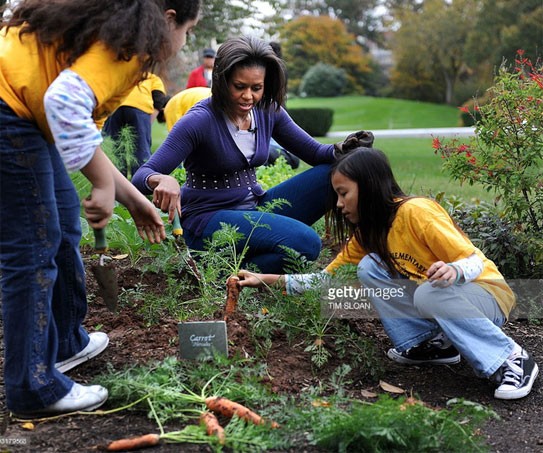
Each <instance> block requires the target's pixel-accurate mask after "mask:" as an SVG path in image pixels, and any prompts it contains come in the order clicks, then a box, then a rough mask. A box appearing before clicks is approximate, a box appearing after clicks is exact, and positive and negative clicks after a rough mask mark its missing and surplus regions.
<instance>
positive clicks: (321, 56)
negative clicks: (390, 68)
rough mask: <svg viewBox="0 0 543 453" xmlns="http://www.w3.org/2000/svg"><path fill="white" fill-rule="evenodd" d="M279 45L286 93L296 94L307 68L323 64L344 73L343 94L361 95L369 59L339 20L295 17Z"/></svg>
mask: <svg viewBox="0 0 543 453" xmlns="http://www.w3.org/2000/svg"><path fill="white" fill-rule="evenodd" d="M281 42H282V43H283V57H284V59H285V63H286V65H287V70H288V75H289V89H290V90H292V91H297V88H298V87H299V85H300V82H301V79H302V77H303V76H304V74H305V73H306V72H307V70H308V69H309V68H310V67H312V66H314V65H316V64H317V63H325V64H328V65H331V66H335V67H337V68H342V69H343V70H344V71H345V73H346V75H347V82H348V85H347V88H346V90H347V92H349V93H363V92H364V79H365V78H366V77H367V76H368V74H369V73H370V71H371V70H370V66H369V62H370V57H369V56H368V55H367V54H366V53H365V52H364V51H363V49H362V48H361V47H360V46H359V45H357V44H356V41H355V37H354V35H352V34H350V33H348V32H347V29H346V27H345V25H344V24H343V23H342V22H341V21H340V20H338V19H332V18H331V17H329V16H318V17H316V16H301V17H298V18H297V19H294V20H292V21H290V22H288V23H286V24H285V25H284V27H283V28H282V29H281Z"/></svg>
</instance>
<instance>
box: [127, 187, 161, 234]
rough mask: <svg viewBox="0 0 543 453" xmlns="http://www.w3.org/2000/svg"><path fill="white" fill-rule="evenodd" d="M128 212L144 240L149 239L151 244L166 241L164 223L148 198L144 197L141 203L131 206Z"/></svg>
mask: <svg viewBox="0 0 543 453" xmlns="http://www.w3.org/2000/svg"><path fill="white" fill-rule="evenodd" d="M127 207H128V206H127ZM128 210H129V211H130V215H131V216H132V218H133V219H134V223H135V224H136V228H137V229H138V234H139V235H140V237H141V238H142V239H143V240H145V239H147V240H148V241H149V242H150V243H151V244H159V243H160V242H162V241H163V240H164V239H166V229H165V228H164V222H163V221H162V219H161V217H160V215H159V213H158V211H157V210H156V209H155V207H154V206H153V204H152V203H151V202H150V201H149V200H148V199H147V198H145V197H144V196H143V195H142V196H141V202H140V203H135V204H134V205H131V206H130V207H128Z"/></svg>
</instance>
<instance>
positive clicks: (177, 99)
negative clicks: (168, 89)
mask: <svg viewBox="0 0 543 453" xmlns="http://www.w3.org/2000/svg"><path fill="white" fill-rule="evenodd" d="M209 96H211V88H208V87H193V88H187V89H186V90H182V91H180V92H179V93H177V94H175V95H173V96H172V97H171V99H170V100H169V101H168V103H167V104H166V107H164V118H165V119H166V127H167V128H168V131H171V130H172V127H173V125H174V124H175V123H176V122H177V120H178V119H179V118H181V117H182V116H183V115H184V114H185V113H187V111H188V110H189V109H190V108H191V107H192V106H193V105H194V104H196V103H197V102H198V101H201V100H202V99H205V98H208V97H209Z"/></svg>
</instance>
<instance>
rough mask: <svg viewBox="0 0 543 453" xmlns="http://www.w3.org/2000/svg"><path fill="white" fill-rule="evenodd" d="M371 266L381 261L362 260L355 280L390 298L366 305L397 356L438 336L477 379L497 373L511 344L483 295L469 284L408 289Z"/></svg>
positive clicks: (502, 319) (499, 315)
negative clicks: (444, 337) (443, 337)
mask: <svg viewBox="0 0 543 453" xmlns="http://www.w3.org/2000/svg"><path fill="white" fill-rule="evenodd" d="M372 256H373V257H374V258H375V259H372ZM377 261H379V262H380V261H381V260H380V259H379V257H378V256H377V255H375V254H371V255H366V256H365V257H364V258H362V260H361V261H360V263H359V264H358V278H359V280H360V282H361V283H362V284H363V285H364V286H365V287H367V288H374V289H377V288H379V289H380V290H381V291H382V290H384V289H386V290H387V291H385V292H383V294H385V293H387V292H388V293H389V294H395V296H394V297H391V298H390V299H389V300H384V298H382V297H371V302H372V304H373V306H374V308H375V309H376V310H377V312H378V314H379V317H380V319H381V322H382V324H383V327H384V329H385V331H386V333H387V335H388V336H389V338H390V339H391V341H392V343H393V344H394V347H395V348H396V349H397V350H398V351H400V352H403V351H405V350H407V349H409V348H411V347H413V346H417V345H419V344H420V343H422V342H423V341H425V340H429V339H431V338H432V337H434V336H435V335H436V334H437V333H439V332H443V333H445V334H446V335H447V337H448V338H449V339H450V340H451V342H452V343H453V345H454V346H455V347H456V349H458V351H459V352H460V354H461V355H462V357H464V359H465V360H466V361H467V362H468V363H469V364H470V365H471V367H472V368H473V369H474V371H475V373H476V374H477V375H478V376H481V377H488V376H491V375H492V374H494V373H495V372H496V371H497V370H498V368H499V367H500V366H501V365H502V364H503V362H504V361H505V359H507V357H508V356H509V354H510V352H511V351H512V349H513V346H514V342H513V340H511V339H510V338H509V337H508V336H507V335H505V333H504V332H503V331H502V329H501V328H500V326H501V325H502V324H503V323H504V322H505V317H504V315H503V313H502V312H501V310H500V308H499V306H498V304H497V302H496V300H495V299H494V297H493V296H492V295H491V294H490V293H489V292H487V291H486V290H485V289H483V288H482V287H481V286H480V285H478V284H477V283H473V282H472V283H467V284H464V285H452V286H448V287H446V288H443V287H438V286H432V284H431V282H425V283H423V284H421V285H418V286H417V285H413V284H409V280H407V279H406V278H405V277H401V276H394V277H393V276H392V275H391V273H390V272H389V271H388V270H386V269H384V268H383V267H382V266H380V265H379V264H378V263H377ZM392 289H394V290H395V292H394V293H393V292H391V290H392ZM375 294H379V293H378V292H375Z"/></svg>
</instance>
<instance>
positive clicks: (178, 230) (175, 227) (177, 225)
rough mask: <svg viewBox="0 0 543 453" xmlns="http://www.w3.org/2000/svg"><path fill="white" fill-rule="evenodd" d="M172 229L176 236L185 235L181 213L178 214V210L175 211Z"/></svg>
mask: <svg viewBox="0 0 543 453" xmlns="http://www.w3.org/2000/svg"><path fill="white" fill-rule="evenodd" d="M172 227H173V229H172V233H173V235H174V236H182V235H183V228H181V221H180V220H179V213H178V212H177V209H176V210H175V214H174V216H173V222H172Z"/></svg>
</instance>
